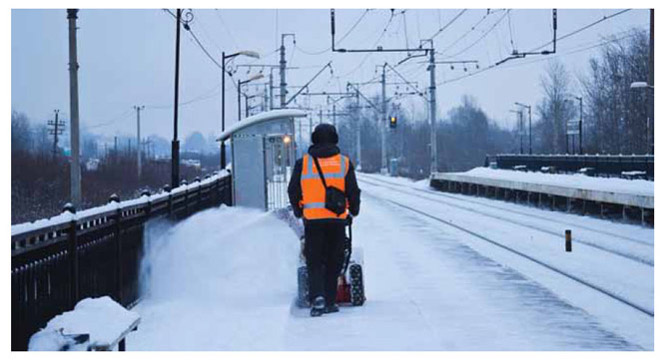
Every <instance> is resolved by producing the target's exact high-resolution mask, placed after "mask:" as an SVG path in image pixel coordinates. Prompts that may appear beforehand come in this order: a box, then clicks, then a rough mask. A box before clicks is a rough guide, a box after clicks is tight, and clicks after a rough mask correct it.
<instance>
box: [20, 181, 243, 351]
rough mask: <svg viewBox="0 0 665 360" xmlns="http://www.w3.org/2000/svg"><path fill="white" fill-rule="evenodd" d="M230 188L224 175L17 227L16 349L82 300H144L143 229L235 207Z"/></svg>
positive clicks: (131, 302) (23, 347)
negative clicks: (156, 222)
mask: <svg viewBox="0 0 665 360" xmlns="http://www.w3.org/2000/svg"><path fill="white" fill-rule="evenodd" d="M231 184H232V182H231V174H230V173H229V172H227V171H226V170H224V171H221V172H219V173H217V174H216V175H214V176H209V177H206V178H205V179H203V180H199V179H197V180H195V181H194V182H192V183H191V184H187V183H186V182H184V181H183V184H182V185H181V186H179V187H177V188H175V189H170V188H169V187H168V186H167V187H165V188H164V190H163V191H162V192H160V193H158V194H153V195H151V194H149V193H144V194H143V196H141V197H140V198H138V199H132V200H127V201H122V202H120V201H119V199H118V198H117V196H112V197H111V198H110V200H109V203H108V204H107V205H103V206H100V207H96V208H92V209H86V210H83V211H80V212H78V213H74V212H72V210H65V211H64V212H63V213H62V214H61V215H58V216H55V217H52V218H50V219H42V220H38V221H36V222H32V223H24V224H18V225H13V226H12V229H11V233H12V240H11V243H12V244H11V248H12V274H11V279H12V285H11V286H12V290H11V292H12V350H26V349H27V345H28V340H29V338H30V336H31V335H32V334H33V333H34V332H36V331H37V330H39V329H40V328H43V327H44V326H45V325H46V323H47V322H48V320H49V319H51V318H52V317H53V316H55V315H57V314H60V313H63V312H64V311H67V310H71V309H72V308H73V307H74V305H75V304H76V303H77V302H78V301H79V300H81V299H84V298H88V297H99V296H104V295H108V296H111V297H112V298H113V299H114V300H115V301H117V302H118V303H120V304H122V305H123V306H126V307H131V306H133V305H134V304H135V303H136V302H137V301H138V300H139V292H138V289H139V284H138V280H139V266H140V260H141V257H142V252H143V227H144V224H145V223H146V222H147V221H148V220H151V219H155V218H169V219H174V220H179V219H182V218H185V217H187V216H189V215H191V214H193V213H196V212H198V211H200V210H203V209H206V208H209V207H212V206H217V205H220V204H222V203H224V204H227V205H231V186H232V185H231ZM71 254H74V255H75V256H71Z"/></svg>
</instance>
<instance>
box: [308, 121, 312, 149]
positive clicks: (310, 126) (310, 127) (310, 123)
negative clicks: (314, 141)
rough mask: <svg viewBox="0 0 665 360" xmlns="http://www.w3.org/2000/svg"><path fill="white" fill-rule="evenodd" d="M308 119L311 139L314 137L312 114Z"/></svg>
mask: <svg viewBox="0 0 665 360" xmlns="http://www.w3.org/2000/svg"><path fill="white" fill-rule="evenodd" d="M308 118H309V136H310V138H311V136H312V114H309V117H308ZM310 145H311V143H310Z"/></svg>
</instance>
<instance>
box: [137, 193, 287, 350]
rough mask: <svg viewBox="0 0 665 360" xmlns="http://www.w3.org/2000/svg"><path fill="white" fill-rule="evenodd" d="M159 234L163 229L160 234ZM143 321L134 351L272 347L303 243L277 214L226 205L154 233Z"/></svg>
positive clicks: (140, 308) (148, 256)
mask: <svg viewBox="0 0 665 360" xmlns="http://www.w3.org/2000/svg"><path fill="white" fill-rule="evenodd" d="M156 233H158V231H156ZM148 241H149V245H148V249H147V253H146V256H145V264H143V265H144V269H146V272H147V274H146V276H145V278H144V279H145V284H144V285H145V286H144V288H145V289H147V294H146V296H145V298H144V300H142V301H141V303H139V305H137V307H136V308H135V310H136V311H138V312H139V313H140V314H141V318H142V325H141V327H140V328H139V329H138V331H136V332H134V333H132V334H130V336H129V338H128V341H127V347H128V349H129V350H137V349H140V350H221V349H243V350H248V349H274V348H276V347H278V345H277V344H276V343H274V342H272V341H271V340H269V339H278V338H279V337H278V336H275V335H273V334H274V333H279V332H280V329H281V328H283V327H284V325H283V321H284V320H285V318H286V317H287V316H288V312H289V310H288V309H289V307H290V305H291V302H292V300H293V298H294V294H295V293H296V289H295V287H296V269H297V264H298V251H299V242H298V238H297V236H295V234H294V233H293V230H291V229H290V228H289V226H288V225H287V224H286V223H285V222H283V221H281V220H280V219H278V218H277V217H276V216H274V215H273V214H271V213H265V212H262V211H259V210H255V209H246V208H236V207H226V206H221V207H220V208H215V209H210V210H206V211H203V212H201V213H198V214H196V215H194V216H192V217H190V218H188V219H186V220H184V221H182V222H180V223H178V224H176V225H174V226H172V227H169V228H167V229H165V230H164V231H163V234H162V235H161V236H158V237H155V236H150V238H149V239H148Z"/></svg>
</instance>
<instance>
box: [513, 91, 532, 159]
mask: <svg viewBox="0 0 665 360" xmlns="http://www.w3.org/2000/svg"><path fill="white" fill-rule="evenodd" d="M515 105H517V106H520V107H522V108H524V109H527V110H529V155H531V154H533V148H532V146H531V105H525V104H522V103H519V102H515ZM520 114H521V113H520ZM520 116H521V115H520Z"/></svg>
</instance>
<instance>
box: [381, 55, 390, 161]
mask: <svg viewBox="0 0 665 360" xmlns="http://www.w3.org/2000/svg"><path fill="white" fill-rule="evenodd" d="M387 118H388V115H387V114H386V64H385V63H384V64H383V70H382V73H381V119H379V133H380V135H381V173H387V172H388V164H387V163H388V162H387V159H386V136H385V129H384V128H385V124H386V119H387Z"/></svg>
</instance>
